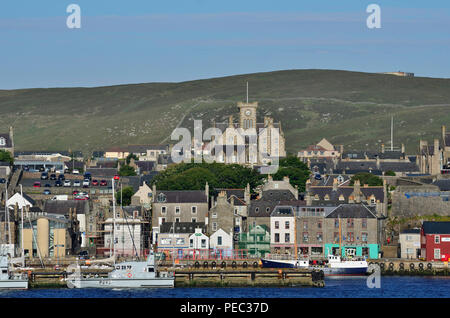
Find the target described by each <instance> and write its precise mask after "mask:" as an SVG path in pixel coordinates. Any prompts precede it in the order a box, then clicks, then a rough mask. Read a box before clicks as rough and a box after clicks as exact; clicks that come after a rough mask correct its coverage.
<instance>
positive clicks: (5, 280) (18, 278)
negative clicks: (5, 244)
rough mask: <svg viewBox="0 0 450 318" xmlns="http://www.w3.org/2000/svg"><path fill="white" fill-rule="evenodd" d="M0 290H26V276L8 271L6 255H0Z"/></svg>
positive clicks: (8, 264) (8, 262) (7, 257)
mask: <svg viewBox="0 0 450 318" xmlns="http://www.w3.org/2000/svg"><path fill="white" fill-rule="evenodd" d="M0 289H28V276H27V275H26V274H23V273H14V272H13V271H11V270H10V259H9V256H8V254H6V253H1V255H0Z"/></svg>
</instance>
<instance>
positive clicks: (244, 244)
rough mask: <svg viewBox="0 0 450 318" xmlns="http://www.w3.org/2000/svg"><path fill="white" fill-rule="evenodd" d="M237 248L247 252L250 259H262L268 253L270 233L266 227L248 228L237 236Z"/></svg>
mask: <svg viewBox="0 0 450 318" xmlns="http://www.w3.org/2000/svg"><path fill="white" fill-rule="evenodd" d="M238 248H239V249H242V250H248V254H249V256H250V257H264V256H265V255H266V254H269V253H270V231H269V228H268V227H267V226H266V225H255V226H249V231H248V232H245V233H241V234H239V241H238Z"/></svg>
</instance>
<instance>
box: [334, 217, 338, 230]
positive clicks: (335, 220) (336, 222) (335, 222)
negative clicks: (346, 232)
mask: <svg viewBox="0 0 450 318" xmlns="http://www.w3.org/2000/svg"><path fill="white" fill-rule="evenodd" d="M334 227H335V228H336V229H338V228H339V219H334Z"/></svg>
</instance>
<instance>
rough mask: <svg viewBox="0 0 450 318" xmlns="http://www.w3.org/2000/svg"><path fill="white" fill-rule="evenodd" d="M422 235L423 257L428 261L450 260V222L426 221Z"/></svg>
mask: <svg viewBox="0 0 450 318" xmlns="http://www.w3.org/2000/svg"><path fill="white" fill-rule="evenodd" d="M420 236H421V240H420V247H421V257H423V258H425V259H426V260H427V261H445V262H448V261H450V222H431V221H425V222H423V224H422V228H421V231H420Z"/></svg>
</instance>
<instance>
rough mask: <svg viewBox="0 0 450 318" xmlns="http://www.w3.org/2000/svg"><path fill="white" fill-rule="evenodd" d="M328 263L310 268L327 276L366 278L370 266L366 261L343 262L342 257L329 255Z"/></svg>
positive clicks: (351, 260) (352, 260)
mask: <svg viewBox="0 0 450 318" xmlns="http://www.w3.org/2000/svg"><path fill="white" fill-rule="evenodd" d="M327 260H328V262H327V264H325V265H323V266H310V268H311V269H320V270H322V271H323V273H324V275H325V276H364V275H366V274H367V269H368V267H369V265H368V264H367V261H366V260H354V259H349V260H342V259H341V257H340V256H335V255H328V259H327Z"/></svg>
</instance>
